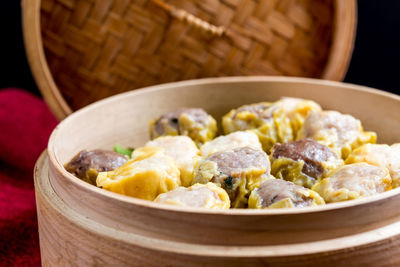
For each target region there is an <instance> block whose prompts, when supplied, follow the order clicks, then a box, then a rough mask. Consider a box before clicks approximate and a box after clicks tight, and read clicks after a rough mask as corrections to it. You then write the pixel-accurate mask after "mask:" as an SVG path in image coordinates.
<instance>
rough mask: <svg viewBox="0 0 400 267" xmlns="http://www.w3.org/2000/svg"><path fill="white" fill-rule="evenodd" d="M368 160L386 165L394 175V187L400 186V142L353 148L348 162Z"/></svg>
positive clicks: (382, 165)
mask: <svg viewBox="0 0 400 267" xmlns="http://www.w3.org/2000/svg"><path fill="white" fill-rule="evenodd" d="M357 162H366V163H368V164H372V165H376V166H380V167H386V168H387V169H388V170H389V173H390V176H391V177H392V187H393V188H396V187H399V186H400V144H393V145H391V146H389V145H377V144H365V145H363V146H360V147H358V148H356V149H355V150H353V152H352V153H351V154H350V156H349V157H348V158H347V159H346V164H350V163H357Z"/></svg>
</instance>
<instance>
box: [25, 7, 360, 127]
mask: <svg viewBox="0 0 400 267" xmlns="http://www.w3.org/2000/svg"><path fill="white" fill-rule="evenodd" d="M355 23H356V2H355V0H312V1H311V0H279V1H277V0H192V1H183V0H135V1H130V0H42V1H40V0H24V2H23V25H24V37H25V46H26V50H27V54H28V59H29V62H30V66H31V69H32V72H33V75H34V77H35V80H36V82H37V84H38V86H39V89H40V90H41V92H42V94H43V95H44V97H45V100H46V101H47V102H48V104H49V105H50V107H51V109H52V110H53V112H54V113H55V114H56V116H57V117H58V118H60V119H61V118H64V117H65V116H67V115H68V114H70V113H71V112H72V110H76V109H78V108H80V107H83V106H85V105H87V104H89V103H91V102H94V101H96V100H99V99H101V98H104V97H107V96H110V95H113V94H116V93H120V92H124V91H128V90H132V89H135V88H140V87H144V86H148V85H153V84H159V83H165V82H171V81H176V80H185V79H194V78H201V77H212V76H238V75H288V76H303V77H314V78H324V79H331V80H341V79H342V78H343V76H344V74H345V72H346V70H347V66H348V62H349V59H350V56H351V52H352V48H353V42H354V35H355Z"/></svg>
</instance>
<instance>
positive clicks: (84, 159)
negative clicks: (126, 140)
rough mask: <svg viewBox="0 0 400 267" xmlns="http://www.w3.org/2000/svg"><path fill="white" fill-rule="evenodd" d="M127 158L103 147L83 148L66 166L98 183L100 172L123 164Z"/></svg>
mask: <svg viewBox="0 0 400 267" xmlns="http://www.w3.org/2000/svg"><path fill="white" fill-rule="evenodd" d="M127 160H128V159H127V158H126V157H125V156H123V155H121V154H119V153H117V152H114V151H108V150H102V149H95V150H92V151H86V150H82V151H81V152H79V153H78V154H77V155H76V156H75V157H74V158H73V159H71V161H70V162H68V163H67V164H65V166H64V167H65V169H66V170H67V171H68V172H70V173H72V174H73V175H75V176H76V177H78V178H80V179H82V180H84V181H85V182H87V183H89V184H92V185H96V178H97V175H98V173H99V172H104V171H112V170H114V169H116V168H118V167H120V166H122V165H123V164H124V163H125V162H126V161H127Z"/></svg>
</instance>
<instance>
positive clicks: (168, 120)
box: [154, 108, 208, 135]
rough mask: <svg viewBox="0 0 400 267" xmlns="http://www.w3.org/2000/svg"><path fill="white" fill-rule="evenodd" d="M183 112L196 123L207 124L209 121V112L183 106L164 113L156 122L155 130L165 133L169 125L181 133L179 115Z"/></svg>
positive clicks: (160, 133)
mask: <svg viewBox="0 0 400 267" xmlns="http://www.w3.org/2000/svg"><path fill="white" fill-rule="evenodd" d="M182 114H186V115H187V116H188V117H190V118H191V119H192V120H193V121H195V122H196V123H199V124H202V125H206V124H207V122H208V114H207V112H205V111H204V110H203V109H201V108H181V109H178V110H174V111H171V112H168V113H166V114H163V115H162V116H161V117H160V118H159V119H158V120H157V121H156V122H155V125H154V127H155V130H156V132H157V133H158V134H159V135H164V134H165V133H164V131H165V127H166V126H167V125H168V126H169V127H171V128H173V129H175V130H176V131H177V133H178V134H181V129H180V128H179V117H180V116H181V115H182Z"/></svg>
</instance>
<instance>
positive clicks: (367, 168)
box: [311, 162, 392, 203]
mask: <svg viewBox="0 0 400 267" xmlns="http://www.w3.org/2000/svg"><path fill="white" fill-rule="evenodd" d="M391 183H392V179H391V178H390V175H389V171H388V169H386V168H382V167H378V166H374V165H370V164H367V163H364V162H363V163H354V164H349V165H344V166H342V167H340V168H339V169H337V170H336V171H335V172H334V173H333V174H332V175H330V176H329V177H327V178H324V179H322V180H321V181H319V182H317V183H316V184H315V185H314V186H313V187H312V188H311V189H312V190H314V191H316V192H317V193H319V195H320V196H321V197H323V199H324V200H325V202H326V203H330V202H339V201H346V200H351V199H357V198H361V197H368V196H372V195H375V194H379V193H382V192H385V191H388V190H390V189H391V188H392V186H391Z"/></svg>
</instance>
